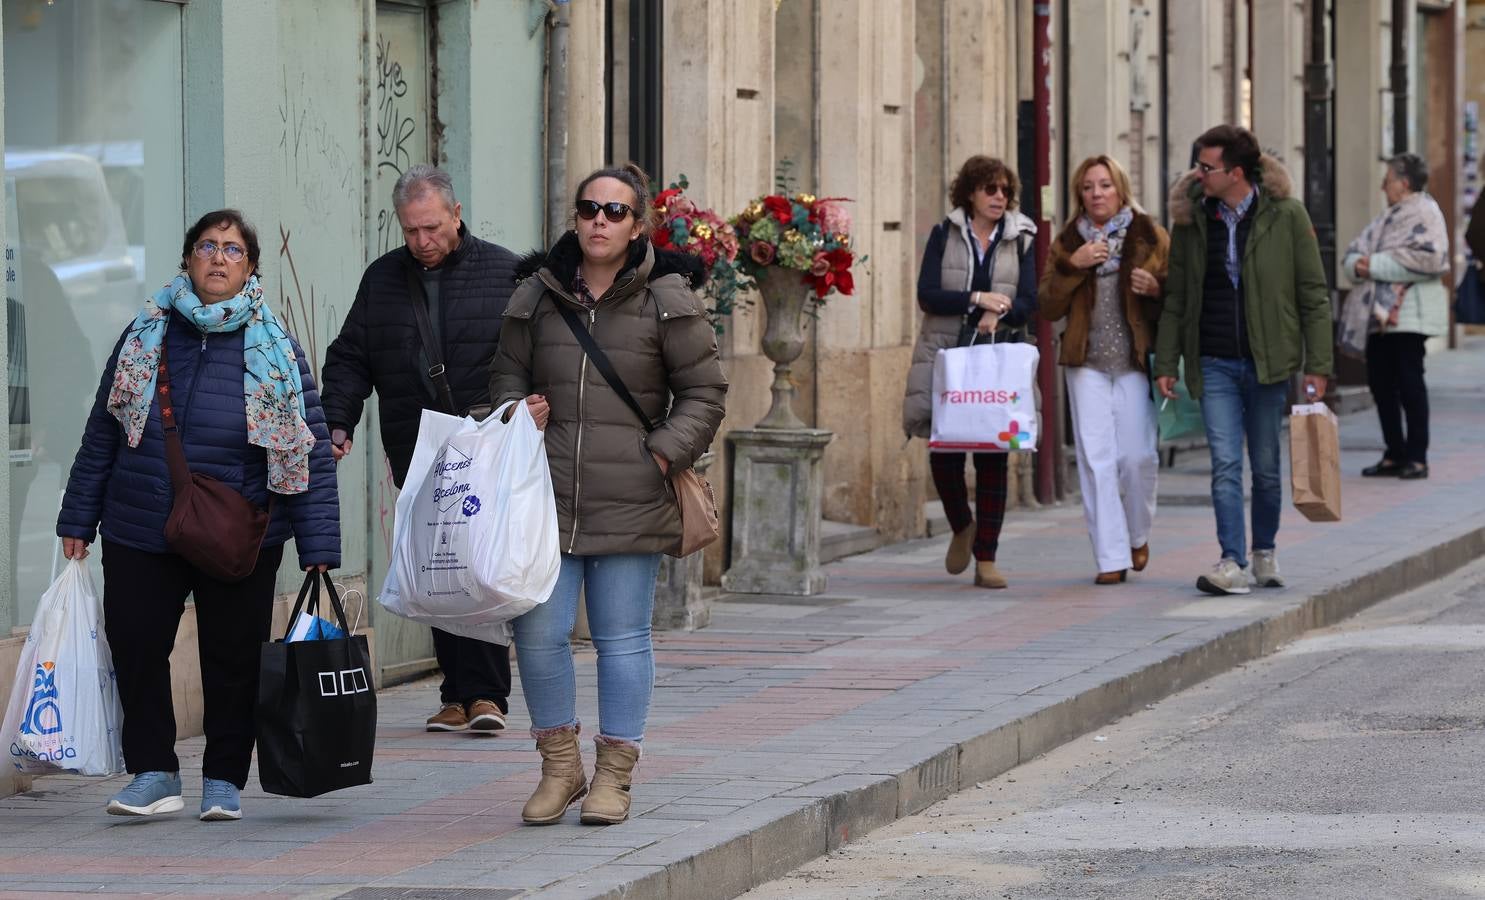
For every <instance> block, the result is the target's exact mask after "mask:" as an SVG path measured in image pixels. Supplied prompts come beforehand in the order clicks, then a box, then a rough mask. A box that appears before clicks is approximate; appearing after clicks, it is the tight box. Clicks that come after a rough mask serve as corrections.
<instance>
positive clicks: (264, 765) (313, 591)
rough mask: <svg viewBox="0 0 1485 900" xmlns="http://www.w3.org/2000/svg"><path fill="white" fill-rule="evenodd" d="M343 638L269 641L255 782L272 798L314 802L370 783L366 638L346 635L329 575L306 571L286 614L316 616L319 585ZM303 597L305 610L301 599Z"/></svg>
mask: <svg viewBox="0 0 1485 900" xmlns="http://www.w3.org/2000/svg"><path fill="white" fill-rule="evenodd" d="M322 578H323V580H324V582H325V593H326V595H327V596H328V597H329V598H330V605H331V606H332V607H334V610H335V615H336V617H337V618H338V619H339V622H338V624H339V625H340V627H341V628H342V629H344V631H345V633H346V634H347V635H350V636H349V637H346V638H340V639H336V640H319V641H294V642H293V643H286V642H284V641H283V640H276V641H270V642H268V643H266V644H264V645H263V652H262V654H261V656H260V662H259V672H258V704H257V730H258V781H259V782H261V783H262V785H263V790H265V791H267V792H268V793H270V794H283V795H285V796H288V797H318V796H319V795H320V794H325V793H329V792H330V791H338V790H340V789H341V788H348V787H354V786H355V785H358V784H370V783H371V756H372V751H373V750H374V749H375V747H376V692H375V691H374V690H373V689H372V686H371V654H370V652H369V651H368V649H367V646H366V636H365V635H351V628H350V623H348V622H347V621H346V617H345V608H344V607H342V606H341V603H340V597H339V596H337V595H336V593H335V585H334V584H333V583H332V582H331V581H330V574H329V573H328V572H325V573H320V572H310V573H308V574H307V575H306V576H305V579H304V587H302V588H300V589H299V599H298V600H297V601H296V602H295V604H294V612H293V613H292V614H291V615H290V616H289V628H293V627H294V622H295V620H297V619H298V618H299V613H300V611H301V610H304V611H306V612H309V613H311V614H318V612H319V606H320V603H319V601H320V580H321V579H322ZM306 597H307V598H308V604H307V605H306V603H305V599H306Z"/></svg>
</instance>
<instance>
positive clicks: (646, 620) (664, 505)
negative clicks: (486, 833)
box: [490, 166, 727, 825]
mask: <svg viewBox="0 0 1485 900" xmlns="http://www.w3.org/2000/svg"><path fill="white" fill-rule="evenodd" d="M648 184H649V179H648V178H647V177H646V176H645V175H644V173H643V172H641V171H639V169H638V168H637V167H634V166H628V167H625V168H622V169H601V170H599V171H597V172H594V173H593V174H592V175H589V176H588V177H587V178H586V179H584V181H583V182H582V184H580V185H579V186H578V191H577V198H576V200H575V202H574V206H575V211H576V214H577V222H576V225H577V227H576V229H575V230H574V231H571V232H568V233H567V234H565V235H563V237H562V238H561V239H560V240H558V241H557V244H556V245H555V246H554V247H553V248H552V250H551V251H550V252H549V253H547V254H546V255H545V257H544V258H543V257H542V256H540V255H536V256H532V257H528V258H527V259H526V260H525V261H523V263H522V265H521V266H520V267H519V268H518V270H517V278H518V279H520V278H521V277H522V275H525V276H527V277H526V278H525V280H524V281H521V282H520V284H519V285H518V287H517V288H516V291H515V293H514V294H513V295H512V296H511V300H510V305H509V306H508V307H507V308H506V311H505V324H504V325H503V326H502V328H501V332H500V349H499V351H498V352H497V353H496V354H495V359H494V361H493V362H492V363H491V366H490V371H491V381H490V396H491V397H492V398H493V399H494V401H495V402H496V403H497V404H500V403H504V402H506V401H508V400H517V399H522V398H524V399H525V402H526V404H527V405H528V407H529V408H530V410H531V413H532V415H533V417H534V418H535V419H536V423H537V426H538V427H541V428H543V429H544V431H545V434H546V447H547V458H548V460H549V463H550V465H551V470H552V487H553V489H554V490H555V492H556V500H557V521H558V527H559V531H560V533H561V540H562V571H561V575H560V577H559V578H558V580H557V587H556V589H555V590H554V591H553V592H552V597H551V599H549V600H548V601H547V602H546V603H543V604H542V605H540V606H538V607H536V609H534V610H532V611H531V612H529V613H527V614H526V615H524V616H521V617H520V618H519V619H517V620H515V622H514V627H515V645H516V659H517V661H518V663H519V665H520V672H521V689H522V692H523V693H524V694H525V697H526V707H527V709H528V711H529V712H530V714H531V725H532V729H531V730H532V736H533V737H535V738H536V746H537V749H538V750H539V751H540V752H541V756H542V778H541V783H540V784H538V785H537V788H536V792H535V793H534V794H532V796H531V799H530V801H528V802H527V803H526V806H525V808H524V809H523V810H522V812H521V815H522V818H523V819H524V820H525V821H526V822H528V823H530V824H533V825H545V824H551V823H553V822H557V821H559V820H560V819H561V818H562V815H563V813H564V811H565V810H566V808H567V806H568V805H569V804H570V803H572V801H574V800H576V799H578V798H579V797H581V796H583V794H584V793H585V792H587V791H588V785H587V782H586V780H585V778H584V776H583V770H582V760H581V756H580V753H579V750H578V742H577V732H578V728H579V723H578V720H577V712H576V702H577V687H576V680H575V676H574V672H573V663H572V650H571V647H570V645H569V641H568V636H569V634H570V633H571V631H572V626H573V621H574V619H575V618H576V616H577V602H578V593H579V591H580V590H583V591H585V595H586V597H587V609H588V624H589V627H590V629H591V631H592V634H593V645H594V647H595V648H596V649H597V651H598V717H599V723H598V726H599V727H598V735H597V737H596V738H595V744H596V746H597V754H598V759H597V764H596V766H595V770H594V775H593V784H592V792H591V793H589V794H588V798H587V799H586V800H585V801H584V802H583V808H582V820H583V822H585V823H587V824H613V823H616V822H622V821H623V820H624V819H625V818H627V817H628V814H629V785H630V781H631V777H632V774H633V770H634V765H635V763H636V762H637V761H638V759H639V749H640V741H641V740H642V739H643V737H644V727H645V719H646V717H647V715H648V712H649V705H650V695H651V693H652V691H653V689H654V683H655V662H654V653H653V651H652V649H651V645H650V617H651V615H652V612H653V607H654V599H655V577H656V573H657V570H658V567H659V564H660V554H661V553H663V552H666V551H669V550H672V549H674V548H676V546H677V545H678V544H679V542H680V537H681V522H680V514H679V510H678V508H677V506H676V498H675V494H674V492H673V491H672V489H671V487H670V482H669V480H668V479H667V474H668V472H669V471H670V470H672V469H683V468H686V467H688V466H690V465H691V464H692V463H693V462H695V460H696V458H697V457H699V456H700V455H701V454H702V453H704V452H706V449H707V447H708V446H710V444H711V442H712V438H713V437H714V436H715V435H716V432H717V428H718V426H720V425H721V423H722V416H723V414H724V412H725V408H724V400H725V398H726V394H727V379H726V378H725V377H724V376H723V374H722V363H721V359H720V357H719V356H718V354H717V340H716V334H715V332H714V331H713V330H712V326H711V322H710V321H709V320H708V319H707V317H706V314H705V308H704V307H703V306H702V304H701V300H700V299H699V298H698V297H697V296H696V294H695V293H693V291H692V287H693V286H694V285H696V284H699V283H700V282H701V281H702V280H703V279H704V274H703V272H702V269H701V264H700V261H699V260H697V259H696V258H695V257H692V256H689V255H687V254H682V253H674V252H670V251H664V250H656V249H655V248H654V246H652V245H651V244H650V242H649V240H648V239H647V238H646V233H647V231H648V227H649V226H648V217H649V212H650V196H649V189H648ZM562 308H565V309H566V310H568V311H570V312H571V313H573V314H574V315H575V317H576V320H577V324H578V325H579V327H582V328H585V329H586V330H587V331H588V333H589V334H591V335H592V337H593V340H594V342H595V343H596V344H597V345H598V347H599V348H600V349H601V350H602V351H603V353H604V355H605V356H607V357H608V359H609V361H610V362H611V363H612V365H613V367H614V370H615V371H616V372H617V374H618V376H619V378H620V379H621V380H622V381H623V382H624V385H625V386H626V387H627V388H628V389H629V392H630V393H631V394H632V395H633V396H634V399H635V400H636V401H637V402H638V403H639V405H640V407H641V408H643V410H644V412H645V415H646V416H647V417H648V418H649V419H650V421H651V422H653V423H659V424H658V425H657V427H656V428H655V430H654V431H652V432H648V433H647V432H646V431H645V424H644V423H643V422H641V421H640V419H639V417H638V416H637V415H635V413H634V411H633V410H631V409H630V407H629V406H628V405H627V404H625V402H624V401H623V400H621V399H620V398H619V395H618V394H617V393H616V392H615V391H614V389H613V388H611V387H610V386H609V384H608V382H607V381H605V380H604V377H603V375H602V374H600V372H599V370H598V367H597V366H596V365H594V363H593V361H592V360H591V359H589V358H588V356H587V354H586V353H584V351H583V348H582V345H581V344H579V343H578V340H577V338H576V336H575V335H574V334H573V332H572V330H571V328H570V327H569V325H568V323H567V322H566V321H564V318H563V316H562V314H561V312H560V311H559V310H560V309H562Z"/></svg>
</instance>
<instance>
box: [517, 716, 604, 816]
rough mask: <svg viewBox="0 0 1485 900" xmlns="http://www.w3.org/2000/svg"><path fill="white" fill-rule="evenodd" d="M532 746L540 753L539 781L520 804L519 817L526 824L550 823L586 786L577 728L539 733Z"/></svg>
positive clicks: (560, 814) (563, 811)
mask: <svg viewBox="0 0 1485 900" xmlns="http://www.w3.org/2000/svg"><path fill="white" fill-rule="evenodd" d="M536 749H537V752H539V753H540V754H541V783H540V784H538V785H537V786H536V791H535V792H534V793H533V794H532V795H531V799H530V800H527V801H526V805H525V806H524V807H522V808H521V818H522V820H524V821H525V822H526V824H527V825H551V824H552V823H554V822H558V821H560V820H561V819H562V814H563V813H565V812H566V811H567V807H568V806H570V805H571V804H572V801H574V800H576V799H577V798H579V797H581V796H583V794H585V793H587V790H588V783H587V780H586V779H585V778H584V777H583V755H582V752H581V751H580V750H578V739H577V729H576V728H562V729H558V730H555V731H552V732H548V733H546V734H543V735H541V736H539V737H537V739H536Z"/></svg>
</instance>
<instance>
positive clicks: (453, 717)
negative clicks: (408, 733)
mask: <svg viewBox="0 0 1485 900" xmlns="http://www.w3.org/2000/svg"><path fill="white" fill-rule="evenodd" d="M468 727H469V716H467V715H465V713H464V704H462V703H445V704H444V705H443V707H442V708H441V709H439V711H438V712H437V713H435V714H434V715H432V716H429V717H428V730H429V731H464V730H465V729H467V728H468Z"/></svg>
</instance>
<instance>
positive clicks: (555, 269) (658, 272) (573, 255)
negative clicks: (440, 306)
mask: <svg viewBox="0 0 1485 900" xmlns="http://www.w3.org/2000/svg"><path fill="white" fill-rule="evenodd" d="M650 247H651V244H650V240H649V238H645V237H641V238H639V239H638V240H636V241H634V242H633V243H631V244H630V245H629V257H628V259H626V260H625V261H624V268H623V269H622V270H621V271H620V272H619V278H623V277H624V275H625V274H626V273H628V272H630V271H632V270H634V269H636V268H638V267H639V266H640V265H641V264H642V263H643V262H644V260H645V251H646V249H648V248H650ZM654 251H655V262H654V264H653V265H651V266H650V274H649V278H648V280H649V281H655V280H656V279H658V278H662V277H664V276H666V275H680V276H682V277H683V278H685V279H686V282H687V284H689V285H690V287H691V289H692V290H695V289H697V288H699V287H701V286H702V285H703V284H706V280H707V277H708V275H709V274H710V273H708V272H707V270H706V265H705V264H704V263H702V261H701V257H699V256H696V255H694V254H691V253H682V252H680V251H677V250H662V249H661V248H659V247H654ZM582 261H583V251H582V248H581V247H580V246H579V245H578V236H577V232H576V231H569V232H567V233H566V234H564V235H562V237H560V238H558V239H557V243H555V244H553V245H552V249H551V250H550V251H542V250H532V251H530V252H529V253H527V254H526V255H525V256H522V257H521V259H520V261H519V262H518V263H516V283H517V284H520V283H521V282H523V281H525V280H526V279H527V278H530V277H531V276H533V275H535V274H537V273H538V272H540V271H541V270H542V269H546V270H548V271H549V272H551V273H552V275H553V276H555V277H556V279H557V283H558V284H562V285H570V284H572V276H573V275H574V274H575V273H576V272H577V268H578V264H579V263H581V262H582ZM617 280H618V279H615V281H616V282H617Z"/></svg>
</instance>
